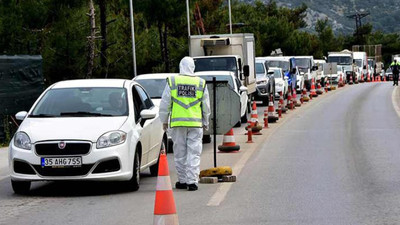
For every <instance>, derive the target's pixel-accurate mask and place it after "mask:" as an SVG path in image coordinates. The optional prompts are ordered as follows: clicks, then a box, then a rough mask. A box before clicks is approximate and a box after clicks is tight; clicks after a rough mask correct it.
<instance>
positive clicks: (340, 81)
mask: <svg viewBox="0 0 400 225" xmlns="http://www.w3.org/2000/svg"><path fill="white" fill-rule="evenodd" d="M343 86H344V83H343V78H342V76H340V78H339V84H338V87H343Z"/></svg>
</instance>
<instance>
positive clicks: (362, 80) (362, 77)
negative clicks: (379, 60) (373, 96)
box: [360, 73, 364, 83]
mask: <svg viewBox="0 0 400 225" xmlns="http://www.w3.org/2000/svg"><path fill="white" fill-rule="evenodd" d="M360 83H364V74H363V73H362V74H361V80H360Z"/></svg>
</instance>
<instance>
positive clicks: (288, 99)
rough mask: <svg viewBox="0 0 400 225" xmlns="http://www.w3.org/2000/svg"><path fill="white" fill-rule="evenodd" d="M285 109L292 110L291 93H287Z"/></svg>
mask: <svg viewBox="0 0 400 225" xmlns="http://www.w3.org/2000/svg"><path fill="white" fill-rule="evenodd" d="M286 108H288V109H290V110H293V109H294V108H293V101H292V93H290V91H289V93H288V97H287V104H286Z"/></svg>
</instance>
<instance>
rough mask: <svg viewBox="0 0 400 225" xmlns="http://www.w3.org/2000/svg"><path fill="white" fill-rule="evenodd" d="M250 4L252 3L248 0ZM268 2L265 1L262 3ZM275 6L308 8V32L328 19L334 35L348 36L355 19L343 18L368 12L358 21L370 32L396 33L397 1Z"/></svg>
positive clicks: (280, 0)
mask: <svg viewBox="0 0 400 225" xmlns="http://www.w3.org/2000/svg"><path fill="white" fill-rule="evenodd" d="M248 1H250V2H253V1H254V0H248ZM264 2H269V0H264ZM276 2H277V4H278V5H279V6H286V7H289V8H293V7H296V6H299V5H301V4H302V3H305V4H306V5H307V6H308V8H309V9H308V15H307V24H308V26H309V27H308V28H309V29H313V28H314V24H315V22H316V21H317V20H318V19H324V18H326V17H328V19H329V21H330V22H331V25H332V27H333V29H334V31H335V32H336V33H345V34H349V33H352V32H354V30H355V19H350V18H348V17H347V16H349V15H352V14H355V13H356V12H369V13H370V15H369V16H367V17H365V18H363V19H362V24H365V23H367V22H369V23H371V24H372V25H373V29H374V31H377V30H380V31H383V32H385V33H391V32H399V31H400V26H399V25H398V21H400V0H380V1H376V0H350V1H349V0H331V1H326V0H276Z"/></svg>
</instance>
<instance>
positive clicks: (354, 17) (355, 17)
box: [347, 12, 370, 40]
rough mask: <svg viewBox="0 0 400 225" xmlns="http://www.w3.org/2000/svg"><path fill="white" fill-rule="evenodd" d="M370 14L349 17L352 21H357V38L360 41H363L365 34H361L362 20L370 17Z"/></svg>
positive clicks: (357, 14)
mask: <svg viewBox="0 0 400 225" xmlns="http://www.w3.org/2000/svg"><path fill="white" fill-rule="evenodd" d="M369 14H370V13H369V12H365V13H356V14H353V15H350V16H347V17H348V18H350V19H355V20H356V36H357V39H358V40H361V36H362V35H363V34H361V33H360V28H361V19H362V18H364V17H366V16H368V15H369Z"/></svg>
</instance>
